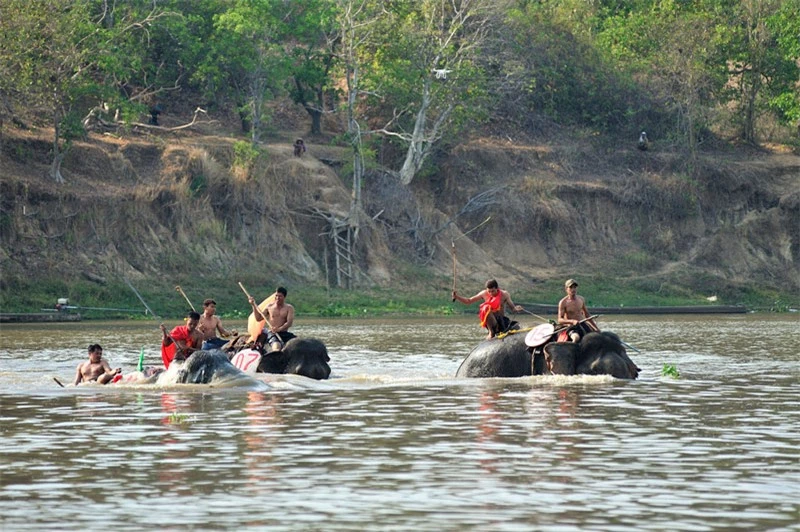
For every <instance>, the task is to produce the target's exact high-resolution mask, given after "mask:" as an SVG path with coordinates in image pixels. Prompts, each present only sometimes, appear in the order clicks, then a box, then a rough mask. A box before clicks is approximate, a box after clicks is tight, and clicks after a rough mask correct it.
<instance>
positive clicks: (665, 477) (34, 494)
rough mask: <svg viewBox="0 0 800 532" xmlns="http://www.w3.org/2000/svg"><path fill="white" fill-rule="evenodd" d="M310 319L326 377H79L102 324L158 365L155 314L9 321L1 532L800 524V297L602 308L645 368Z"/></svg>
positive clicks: (452, 326)
mask: <svg viewBox="0 0 800 532" xmlns="http://www.w3.org/2000/svg"><path fill="white" fill-rule="evenodd" d="M297 321H298V325H296V326H295V327H294V330H295V332H296V333H297V334H298V335H301V336H313V337H316V338H319V339H321V340H322V341H323V342H325V343H326V345H327V346H328V349H329V351H330V355H331V363H330V364H331V368H332V375H331V379H329V380H328V381H322V382H317V381H312V380H310V379H305V378H303V377H297V376H274V375H273V376H265V377H263V378H262V379H261V380H259V381H252V382H250V383H249V384H248V385H246V386H239V387H231V388H212V387H208V386H182V387H181V386H175V387H171V388H158V387H155V386H130V387H118V386H106V387H101V386H96V385H90V386H80V387H71V386H67V387H66V388H61V387H59V386H58V385H57V384H56V383H55V382H54V380H53V377H57V378H58V379H59V380H61V381H62V382H64V383H65V384H66V383H68V382H70V381H71V380H72V378H73V376H74V372H75V367H76V365H77V364H78V362H80V361H82V360H85V359H86V347H87V346H88V344H90V343H94V342H98V343H100V344H101V345H102V346H103V348H104V350H105V356H106V358H108V359H109V361H110V362H111V365H112V367H117V366H121V367H122V368H123V369H124V370H125V371H131V370H133V369H134V367H135V365H136V362H137V360H138V356H139V351H140V349H142V348H144V353H145V361H146V363H149V364H157V363H159V362H160V355H159V351H158V341H159V339H160V333H159V331H158V330H157V329H156V327H155V325H154V323H153V322H150V323H141V322H137V323H130V322H105V323H97V322H83V323H74V324H63V325H62V324H48V325H35V326H34V325H14V326H12V325H3V326H2V328H0V422H1V423H2V425H0V442H2V454H0V529H2V530H86V529H88V530H104V529H113V530H142V529H154V528H165V529H169V530H183V529H250V530H309V529H310V530H322V529H324V530H348V531H349V530H437V531H439V530H465V529H474V530H499V531H504V530H513V531H516V530H628V529H638V530H693V531H702V530H727V529H742V530H767V529H769V530H800V341H798V332H800V320H799V319H798V315H797V314H783V315H735V316H681V317H665V316H658V317H653V316H611V317H603V318H601V320H600V325H601V327H602V328H603V329H605V330H611V331H614V332H616V333H618V334H619V335H620V336H621V337H622V338H623V340H625V341H626V342H627V343H629V344H630V345H632V346H634V347H635V348H637V349H638V350H639V351H640V353H637V352H635V351H630V352H629V354H630V355H631V358H633V360H634V361H635V362H636V363H637V364H638V365H639V366H640V367H641V368H642V373H641V375H640V378H639V380H637V381H630V382H627V381H620V380H615V379H612V378H608V377H552V376H551V377H542V376H540V377H528V378H519V379H472V380H456V379H454V378H453V375H455V372H456V369H457V368H458V366H459V364H460V363H461V360H462V359H463V358H464V356H465V355H466V354H467V353H468V352H469V351H470V349H471V348H472V347H473V346H474V345H475V344H477V343H478V341H479V340H480V339H481V336H482V335H481V332H480V330H479V329H478V326H477V324H476V322H475V319H474V318H471V319H469V320H467V319H464V318H452V319H425V320H417V319H415V320H409V319H385V320H325V321H322V320H319V321H316V320H309V319H304V318H299V319H298V320H297ZM524 325H527V326H533V325H536V323H529V324H524ZM226 326H228V327H232V326H238V327H239V329H244V324H243V323H233V322H226ZM42 346H51V347H42ZM55 346H57V347H55ZM665 364H672V365H675V366H676V367H677V369H678V371H679V372H680V378H678V379H675V378H672V377H669V376H662V367H663V366H664V365H665Z"/></svg>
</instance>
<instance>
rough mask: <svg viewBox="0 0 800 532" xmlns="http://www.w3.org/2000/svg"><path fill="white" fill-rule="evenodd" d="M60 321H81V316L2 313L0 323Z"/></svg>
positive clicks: (44, 313)
mask: <svg viewBox="0 0 800 532" xmlns="http://www.w3.org/2000/svg"><path fill="white" fill-rule="evenodd" d="M60 321H81V315H80V314H72V313H70V312H55V311H54V312H35V313H22V312H20V313H18V312H3V313H0V323H44V322H60Z"/></svg>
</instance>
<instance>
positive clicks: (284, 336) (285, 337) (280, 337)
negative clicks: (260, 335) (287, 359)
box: [264, 330, 297, 345]
mask: <svg viewBox="0 0 800 532" xmlns="http://www.w3.org/2000/svg"><path fill="white" fill-rule="evenodd" d="M264 334H266V335H267V344H268V345H272V344H276V343H281V344H282V345H286V342H288V341H289V340H291V339H292V338H297V337H296V336H295V335H294V334H292V333H290V332H289V331H281V332H279V333H277V334H276V333H274V332H272V331H269V330H267V331H264Z"/></svg>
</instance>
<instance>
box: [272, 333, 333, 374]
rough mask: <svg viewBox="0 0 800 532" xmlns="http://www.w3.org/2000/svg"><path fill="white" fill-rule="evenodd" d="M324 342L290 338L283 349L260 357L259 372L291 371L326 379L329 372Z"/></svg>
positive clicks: (328, 358)
mask: <svg viewBox="0 0 800 532" xmlns="http://www.w3.org/2000/svg"><path fill="white" fill-rule="evenodd" d="M328 361H330V357H329V356H328V349H327V348H326V347H325V344H323V343H322V342H320V341H319V340H317V339H316V338H292V339H291V340H289V341H288V342H286V345H285V346H283V349H282V350H280V351H277V352H273V353H266V354H265V355H264V356H262V357H261V363H260V364H259V365H258V371H259V372H261V373H293V374H295V375H303V376H304V377H308V378H311V379H317V380H323V379H327V378H328V376H330V374H331V367H330V366H329V365H328Z"/></svg>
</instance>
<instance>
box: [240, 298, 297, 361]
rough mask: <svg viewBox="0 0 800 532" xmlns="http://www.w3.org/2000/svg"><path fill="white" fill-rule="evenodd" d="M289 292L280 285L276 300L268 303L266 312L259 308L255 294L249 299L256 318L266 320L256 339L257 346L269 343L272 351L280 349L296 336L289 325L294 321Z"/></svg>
mask: <svg viewBox="0 0 800 532" xmlns="http://www.w3.org/2000/svg"><path fill="white" fill-rule="evenodd" d="M287 294H288V292H287V290H286V289H285V288H284V287H282V286H279V287H278V289H277V290H276V291H275V301H273V302H272V303H270V304H269V305H267V308H266V309H265V310H264V313H262V312H261V311H260V310H259V309H258V305H256V300H255V298H254V297H253V296H250V298H249V299H248V301H250V306H251V307H253V315H254V316H255V318H256V319H257V320H258V321H264V322H265V323H264V329H263V330H262V332H261V334H260V335H259V337H258V338H257V339H256V345H257V346H259V347H260V346H264V345H269V346H270V350H271V351H280V350H281V349H283V346H284V345H285V344H286V342H288V341H289V340H291V339H292V338H296V336H295V335H294V334H292V333H290V332H289V327H291V326H292V323H294V307H293V306H292V305H290V304H289V303H287V302H286V296H287ZM259 347H257V348H256V349H258V348H259Z"/></svg>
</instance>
